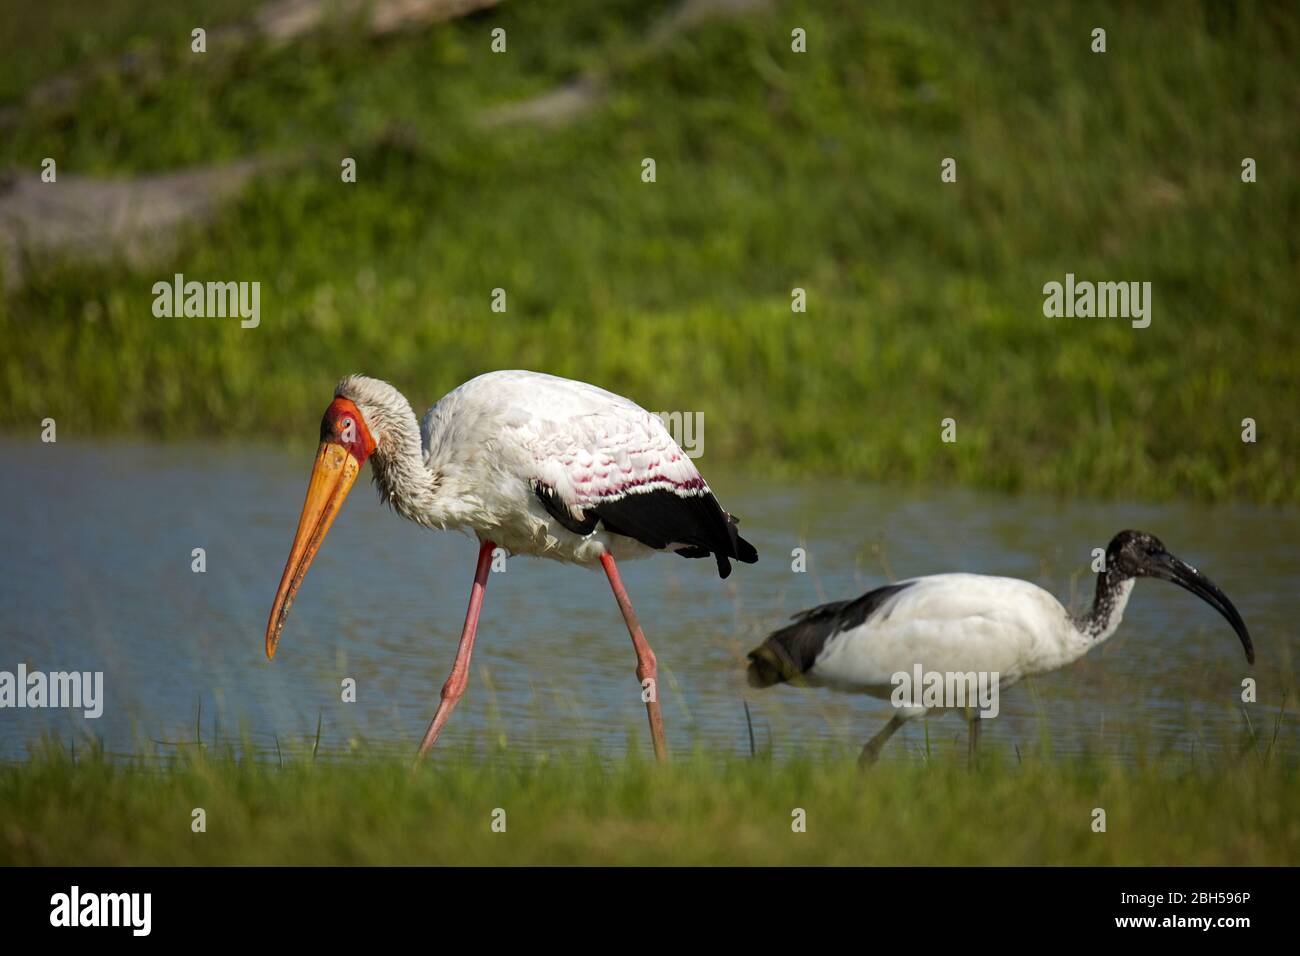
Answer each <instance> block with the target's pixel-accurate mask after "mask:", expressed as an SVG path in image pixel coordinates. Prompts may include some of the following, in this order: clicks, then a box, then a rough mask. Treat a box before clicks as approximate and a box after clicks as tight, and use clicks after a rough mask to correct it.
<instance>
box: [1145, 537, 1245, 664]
mask: <svg viewBox="0 0 1300 956" xmlns="http://www.w3.org/2000/svg"><path fill="white" fill-rule="evenodd" d="M1149 573H1150V574H1151V575H1152V576H1153V577H1157V578H1162V579H1164V580H1165V581H1172V582H1173V583H1174V584H1177V585H1178V586H1179V587H1180V588H1186V589H1187V590H1188V591H1191V592H1192V593H1193V594H1195V595H1196V596H1197V597H1198V598H1200V599H1201V600H1202V601H1204V602H1205V603H1206V604H1208V605H1210V607H1212V608H1214V609H1215V610H1216V611H1218V612H1219V613H1220V614H1222V615H1223V616H1224V617H1225V618H1227V621H1228V623H1229V624H1231V625H1232V629H1233V630H1234V631H1236V632H1237V636H1238V637H1239V638H1241V646H1242V647H1244V648H1245V649H1246V660H1247V661H1249V662H1250V663H1251V664H1253V663H1255V646H1254V645H1253V644H1252V643H1251V642H1250V632H1249V631H1248V630H1246V622H1245V621H1243V620H1242V619H1241V615H1240V614H1238V613H1237V609H1236V608H1235V607H1233V606H1232V602H1231V601H1229V600H1228V595H1226V594H1224V593H1223V592H1222V591H1220V590H1219V586H1218V585H1217V584H1215V583H1214V582H1213V581H1211V580H1210V579H1209V578H1207V577H1206V576H1205V575H1204V574H1202V573H1201V572H1200V571H1197V570H1196V569H1195V568H1194V567H1192V566H1191V565H1190V564H1188V563H1186V562H1185V561H1182V560H1180V559H1178V558H1176V557H1174V556H1173V555H1172V554H1169V553H1167V552H1166V553H1165V554H1163V555H1161V556H1160V557H1159V558H1157V559H1156V560H1154V561H1153V562H1152V563H1151V565H1150V567H1149Z"/></svg>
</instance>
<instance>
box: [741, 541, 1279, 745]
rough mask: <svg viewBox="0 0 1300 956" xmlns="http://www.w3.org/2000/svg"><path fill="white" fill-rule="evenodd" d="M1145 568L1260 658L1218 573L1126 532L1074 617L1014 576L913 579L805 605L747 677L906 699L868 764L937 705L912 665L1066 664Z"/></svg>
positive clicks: (1007, 672) (1005, 668)
mask: <svg viewBox="0 0 1300 956" xmlns="http://www.w3.org/2000/svg"><path fill="white" fill-rule="evenodd" d="M1145 577H1152V578H1160V579H1162V580H1164V581H1172V582H1173V583H1174V584H1177V585H1178V586H1179V587H1182V588H1186V589H1187V590H1188V591H1191V592H1192V593H1193V594H1195V595H1196V596H1197V597H1199V598H1201V599H1202V600H1204V601H1205V602H1206V603H1208V604H1209V605H1210V606H1211V607H1213V608H1214V609H1215V610H1216V611H1218V612H1219V613H1220V614H1222V615H1223V616H1224V617H1225V618H1227V620H1228V622H1229V623H1230V624H1231V625H1232V627H1233V630H1235V631H1236V632H1237V636H1238V637H1239V638H1241V644H1242V646H1243V647H1244V648H1245V650H1246V660H1247V661H1248V662H1250V663H1251V664H1253V663H1254V662H1255V650H1254V647H1253V646H1252V644H1251V641H1250V633H1249V632H1248V631H1247V630H1246V625H1245V622H1243V621H1242V619H1241V615H1240V614H1238V613H1237V609H1236V608H1235V607H1233V605H1232V602H1231V601H1229V600H1228V598H1227V596H1226V595H1225V594H1224V593H1223V592H1222V591H1221V590H1219V588H1218V586H1216V585H1215V584H1214V582H1212V581H1211V580H1210V579H1209V578H1207V577H1206V576H1205V575H1204V574H1202V573H1201V572H1200V571H1198V570H1196V568H1194V567H1192V566H1191V565H1189V564H1187V563H1185V562H1183V561H1181V560H1180V559H1178V558H1176V557H1174V556H1173V555H1172V554H1170V553H1169V552H1168V551H1167V550H1165V546H1164V545H1163V544H1161V543H1160V541H1159V539H1157V538H1156V537H1155V536H1154V535H1150V534H1147V533H1145V532H1142V531H1121V532H1120V533H1119V534H1117V535H1115V537H1114V538H1113V539H1112V540H1111V542H1110V545H1109V546H1108V547H1107V549H1106V558H1105V565H1104V567H1103V569H1102V570H1101V571H1100V573H1098V575H1097V590H1096V595H1095V597H1094V598H1093V601H1092V606H1091V607H1090V608H1089V609H1088V610H1087V611H1085V612H1084V613H1082V614H1079V615H1072V614H1070V613H1069V612H1067V611H1066V609H1065V608H1064V607H1063V606H1062V605H1061V603H1060V602H1059V601H1058V600H1057V599H1056V598H1055V597H1053V596H1052V595H1051V594H1049V593H1048V592H1047V591H1044V590H1043V589H1042V588H1040V587H1038V586H1037V585H1034V584H1030V583H1029V582H1028V581H1021V580H1018V579H1015V578H1001V577H990V576H986V575H982V574H936V575H932V576H930V577H922V578H913V579H911V580H908V581H900V582H898V583H897V584H890V585H887V586H885V587H882V588H877V589H875V590H874V591H868V592H867V593H866V594H864V595H862V596H861V597H859V598H857V599H856V600H849V601H836V602H834V603H832V604H824V605H822V606H820V607H815V608H813V609H811V610H808V611H803V612H802V613H800V614H797V615H796V616H795V618H794V623H793V624H789V625H787V626H786V627H783V628H781V629H780V630H778V631H775V632H773V633H772V634H770V635H769V636H768V638H767V639H766V640H765V641H764V642H763V643H762V645H760V646H759V647H757V648H755V649H754V650H753V651H751V652H750V654H749V662H750V663H749V671H748V678H749V683H750V685H751V686H753V687H771V686H772V685H774V684H779V683H787V682H788V683H796V684H805V685H809V686H814V687H826V688H829V689H832V690H837V691H846V692H856V693H865V694H869V695H871V696H873V697H880V698H883V699H893V700H894V701H895V704H896V706H897V705H899V704H900V703H901V704H902V706H898V710H897V712H896V713H895V714H894V716H893V718H892V719H890V721H889V723H887V724H886V725H885V727H884V729H883V730H881V731H880V732H879V733H878V734H876V735H875V736H874V737H872V738H871V740H870V741H869V742H868V743H867V744H866V746H865V747H863V748H862V756H861V758H860V762H861V763H863V764H869V763H871V762H873V761H874V760H875V759H876V758H877V756H879V754H880V749H881V748H882V747H883V746H884V745H885V742H886V741H887V740H889V738H890V737H891V736H893V734H894V733H895V732H896V731H897V730H898V729H899V728H900V727H901V726H903V724H905V723H906V722H907V721H908V720H911V719H912V718H915V717H921V716H924V715H925V714H926V713H927V711H928V710H930V709H935V708H933V707H930V708H927V707H925V706H914V705H919V704H923V703H924V700H923V699H922V698H921V697H918V696H914V694H915V691H916V688H915V687H913V688H912V690H911V692H910V693H908V694H906V695H899V694H897V693H896V691H897V690H898V688H899V687H901V686H903V685H904V683H905V682H911V681H912V677H913V675H914V674H917V673H921V674H925V675H929V674H938V675H972V676H978V675H980V674H983V675H986V676H988V675H992V674H995V673H996V674H997V675H998V677H997V687H998V689H999V692H1000V691H1001V690H1006V689H1007V688H1008V687H1010V686H1011V685H1012V684H1014V683H1016V681H1018V680H1020V679H1021V678H1022V677H1025V676H1027V675H1030V674H1042V673H1044V672H1046V671H1051V670H1055V669H1056V668H1058V667H1064V666H1065V665H1066V664H1069V663H1071V662H1072V661H1075V660H1078V659H1079V658H1080V657H1082V656H1083V655H1084V654H1086V653H1087V652H1088V651H1090V650H1092V649H1093V648H1094V647H1096V646H1097V645H1099V644H1100V643H1101V642H1102V641H1104V640H1106V639H1107V638H1108V637H1110V636H1111V635H1112V634H1114V633H1115V630H1116V628H1118V627H1119V623H1120V618H1121V616H1122V615H1123V613H1124V607H1125V605H1126V604H1127V603H1128V599H1129V593H1130V592H1131V591H1132V590H1133V585H1134V582H1135V581H1136V580H1137V579H1138V578H1145ZM902 675H906V676H905V677H904V676H902ZM935 683H936V684H937V681H936V682H935ZM958 686H961V685H960V684H959V685H958ZM965 686H967V687H969V686H970V685H969V682H967V683H966V685H965ZM948 704H949V705H951V702H948ZM963 710H964V712H965V714H966V716H967V717H968V719H970V749H971V754H972V756H973V755H974V753H975V748H976V745H977V742H978V739H979V715H978V713H977V712H976V711H975V710H974V708H972V707H970V706H967V707H965V708H963Z"/></svg>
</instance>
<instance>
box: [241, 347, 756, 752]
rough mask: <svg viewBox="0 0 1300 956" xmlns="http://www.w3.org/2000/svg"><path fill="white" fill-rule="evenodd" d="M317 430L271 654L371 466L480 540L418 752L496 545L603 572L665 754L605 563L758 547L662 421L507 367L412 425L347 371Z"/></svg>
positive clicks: (402, 403) (383, 493) (726, 561)
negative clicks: (456, 635) (454, 643)
mask: <svg viewBox="0 0 1300 956" xmlns="http://www.w3.org/2000/svg"><path fill="white" fill-rule="evenodd" d="M320 439H321V443H320V448H319V449H318V450H317V452H316V461H315V465H314V467H313V469H312V473H311V481H310V483H309V484H308V487H307V499H306V501H305V502H304V504H303V508H302V516H301V517H300V518H299V520H298V530H297V532H296V533H295V535H294V539H293V545H292V547H291V548H290V551H289V559H288V562H287V563H286V564H285V568H284V574H283V576H282V577H281V578H280V586H279V589H278V590H277V592H276V595H275V603H274V604H273V605H272V607H271V616H270V619H269V620H268V622H267V626H266V655H267V657H268V658H272V657H274V656H275V651H276V647H277V645H278V644H279V641H280V634H281V632H282V631H283V630H284V625H285V619H286V617H287V615H288V613H289V608H290V606H291V605H292V604H293V600H294V596H295V595H296V594H297V591H298V588H299V586H300V585H301V584H302V581H303V577H304V576H305V575H306V573H307V568H308V567H309V566H310V564H311V562H312V560H313V558H315V556H316V553H317V551H318V550H319V549H320V546H321V542H322V541H323V540H324V539H325V535H326V533H327V532H328V531H329V529H330V525H331V524H332V523H333V521H334V517H335V515H337V514H338V511H339V508H340V507H341V506H342V505H343V500H344V498H346V497H347V494H348V491H349V490H350V489H351V488H352V484H353V482H354V481H355V480H356V477H357V475H358V473H359V472H360V471H361V467H362V465H364V464H365V463H366V462H367V461H369V462H370V464H371V469H372V474H373V477H374V481H375V484H376V485H377V486H378V488H379V495H380V498H381V499H382V500H383V501H385V502H386V503H387V504H389V505H391V506H392V507H393V509H394V510H395V511H396V512H397V513H398V514H399V515H401V516H402V517H404V518H407V519H409V520H411V521H414V522H416V523H417V524H420V525H423V526H425V527H427V528H438V529H457V530H461V531H465V532H469V533H471V534H473V535H475V536H476V537H477V538H478V541H479V551H478V563H477V566H476V568H475V571H474V583H473V586H472V588H471V590H470V599H469V610H468V612H467V613H466V615H465V625H464V629H463V631H462V633H461V637H460V644H459V647H458V649H457V651H456V659H455V663H454V665H453V667H452V670H451V676H450V677H448V679H447V682H446V684H444V685H443V688H442V696H441V699H440V701H439V703H438V707H437V710H436V711H435V713H434V716H433V720H432V721H431V722H430V724H429V729H428V731H427V732H426V733H425V735H424V740H423V741H422V742H421V744H420V750H419V756H423V755H424V754H425V753H426V752H427V751H428V750H429V748H430V747H432V746H433V743H434V741H435V740H437V738H438V734H439V732H440V731H441V729H442V727H443V725H444V724H445V723H446V721H447V719H448V717H450V716H451V712H452V710H453V709H454V708H455V706H456V704H457V702H458V701H459V700H460V698H461V695H462V694H464V692H465V687H466V684H467V683H468V680H469V664H470V654H471V653H472V651H473V649H474V638H475V634H476V631H477V628H478V618H479V612H480V610H481V608H482V606H483V595H484V590H485V588H486V587H487V579H488V572H489V569H490V567H491V562H492V554H493V551H494V550H495V549H496V548H498V547H500V548H503V549H504V550H505V551H506V552H507V553H508V554H528V555H538V556H541V557H545V558H553V559H555V560H559V561H565V562H570V563H573V564H578V565H586V566H589V567H594V566H596V565H600V566H601V567H602V568H603V569H604V571H605V575H606V576H607V577H608V579H609V584H610V587H611V588H612V589H613V592H614V597H615V598H616V599H617V601H618V606H619V609H620V611H621V612H622V614H623V619H624V621H625V622H626V624H627V629H628V633H629V634H630V635H631V637H632V644H633V647H634V648H635V650H636V658H637V668H636V674H637V677H638V679H640V681H641V683H642V688H643V693H642V694H641V696H642V697H643V698H645V700H646V712H647V715H648V717H649V721H650V732H651V737H652V740H653V743H654V750H655V755H656V756H657V757H659V758H662V757H663V756H664V755H665V753H666V747H665V743H664V733H663V719H662V717H661V715H660V707H659V696H658V691H659V688H658V686H657V675H658V671H657V668H656V664H655V655H654V652H653V651H652V650H651V649H650V645H649V644H648V643H647V642H646V639H645V635H644V633H643V632H642V630H641V626H640V624H638V623H637V618H636V614H635V613H634V612H633V610H632V604H631V602H630V601H629V600H628V596H627V591H626V590H625V589H624V587H623V582H622V579H621V577H620V575H619V570H618V565H617V563H616V559H617V560H624V559H627V558H636V557H642V556H644V555H648V554H650V553H652V552H654V551H662V550H671V551H675V552H677V553H678V554H680V555H683V556H685V557H688V558H707V557H710V556H712V557H713V559H714V560H715V561H716V562H717V566H718V574H719V576H721V577H723V578H725V577H727V575H728V574H730V573H731V563H730V562H731V559H735V560H737V561H742V562H745V563H747V564H752V563H753V562H755V561H757V560H758V554H757V552H756V551H755V550H754V548H753V546H752V545H751V544H750V543H749V542H748V541H746V540H745V539H744V538H742V537H740V535H739V534H737V531H736V519H735V518H733V517H732V516H731V515H730V514H728V513H727V512H726V511H724V510H723V509H722V507H721V506H720V505H719V504H718V501H717V499H716V498H714V496H713V492H712V491H711V490H710V489H709V486H708V484H707V483H705V481H704V479H703V478H702V477H701V476H700V473H699V471H697V470H696V468H695V465H694V463H693V462H692V461H691V459H690V458H689V457H687V455H686V454H685V453H684V452H683V451H682V450H681V448H679V447H678V445H677V443H676V442H675V441H674V440H673V438H672V436H671V435H670V434H669V432H668V430H667V429H666V428H665V427H664V424H663V422H662V421H661V420H660V419H659V418H658V417H657V416H655V415H652V414H650V413H649V412H647V411H645V410H643V409H642V408H640V407H639V406H637V405H636V404H635V403H634V402H632V401H630V400H629V399H626V398H623V397H621V396H619V395H614V394H612V393H610V392H607V391H605V390H604V389H601V388H597V387H596V386H594V385H587V384H585V383H583V382H575V381H570V380H568V379H563V378H557V377H555V376H552V375H543V374H540V373H537V372H526V371H503V372H490V373H488V374H486V375H480V376H479V377H478V378H475V379H472V380H471V381H469V382H466V383H465V384H464V385H461V386H460V387H459V388H457V389H455V390H454V391H452V392H450V393H449V394H448V395H446V396H445V397H444V398H443V399H442V400H441V401H439V402H438V404H436V405H434V406H433V408H431V409H429V411H428V413H426V415H425V416H424V421H423V423H420V422H417V420H416V417H415V413H414V411H412V409H411V404H410V403H409V402H408V401H407V400H406V399H405V398H404V397H403V396H402V394H401V393H400V392H399V391H398V390H397V389H396V388H394V387H393V386H391V385H389V384H388V383H386V382H382V381H379V380H377V379H373V378H366V377H364V376H361V375H353V376H350V377H348V378H345V379H343V381H342V382H340V383H339V384H338V387H337V388H336V389H335V390H334V400H333V401H332V402H331V403H330V405H329V407H328V408H327V409H326V410H325V416H324V418H323V419H322V421H321V428H320ZM647 691H648V692H647ZM417 759H418V757H417Z"/></svg>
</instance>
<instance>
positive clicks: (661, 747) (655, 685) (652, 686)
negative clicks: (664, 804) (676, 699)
mask: <svg viewBox="0 0 1300 956" xmlns="http://www.w3.org/2000/svg"><path fill="white" fill-rule="evenodd" d="M600 563H601V565H602V566H604V568H605V576H606V577H608V578H609V586H610V587H611V588H613V589H614V597H615V599H616V600H617V601H618V609H619V610H620V611H622V612H623V620H624V621H626V622H627V632H628V633H629V634H631V635H632V646H633V647H634V648H636V676H637V680H639V681H641V687H642V688H643V694H644V693H645V692H646V691H648V692H649V697H650V699H649V700H647V701H646V704H645V711H646V716H647V717H649V718H650V738H651V740H653V741H654V746H655V758H656V759H658V760H663V759H665V758H666V757H667V756H668V747H667V745H666V744H665V743H664V718H663V715H662V714H661V713H660V712H659V667H658V665H657V664H656V663H655V652H654V651H652V650H650V645H649V644H648V643H646V639H645V634H644V633H643V632H642V631H641V625H640V624H639V623H638V622H637V619H636V612H635V611H633V610H632V602H631V601H629V600H628V597H627V590H626V589H625V588H624V587H623V579H622V577H620V576H619V573H618V565H616V564H615V563H614V556H613V555H612V554H602V555H601V556H600ZM646 681H649V682H650V683H649V685H648V686H647V684H646Z"/></svg>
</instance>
